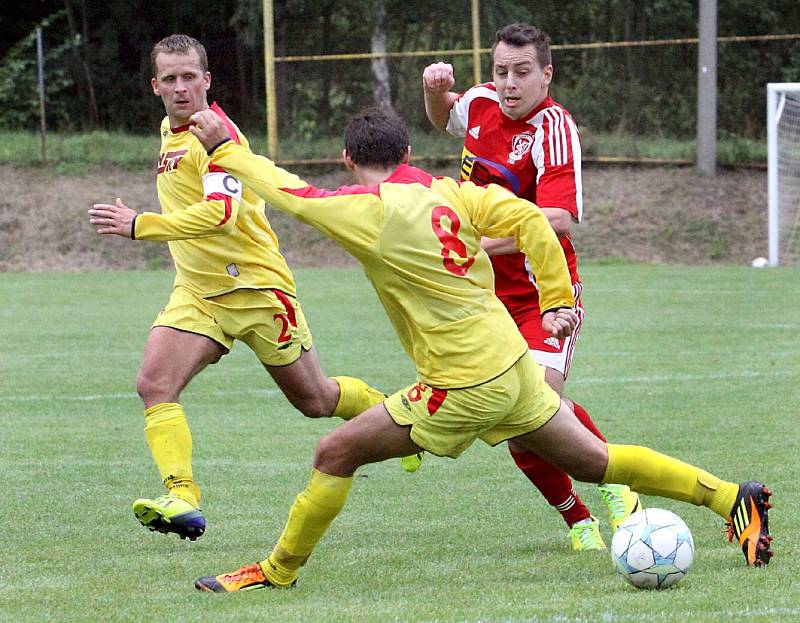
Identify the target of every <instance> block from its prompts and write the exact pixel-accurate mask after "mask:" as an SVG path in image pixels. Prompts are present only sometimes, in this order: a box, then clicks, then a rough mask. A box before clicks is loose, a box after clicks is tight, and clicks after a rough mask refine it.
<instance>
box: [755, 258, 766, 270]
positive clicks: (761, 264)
mask: <svg viewBox="0 0 800 623" xmlns="http://www.w3.org/2000/svg"><path fill="white" fill-rule="evenodd" d="M751 264H752V266H753V268H765V267H767V266H769V260H768V259H767V258H765V257H757V258H755V259H753V261H752V262H751Z"/></svg>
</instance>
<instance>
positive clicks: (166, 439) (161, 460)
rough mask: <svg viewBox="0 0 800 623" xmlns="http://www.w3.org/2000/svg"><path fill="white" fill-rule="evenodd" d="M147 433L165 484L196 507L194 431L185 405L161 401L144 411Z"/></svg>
mask: <svg viewBox="0 0 800 623" xmlns="http://www.w3.org/2000/svg"><path fill="white" fill-rule="evenodd" d="M144 419H145V427H144V435H145V437H146V438H147V445H148V446H150V453H151V454H152V455H153V459H154V460H155V462H156V467H158V472H159V473H160V474H161V480H162V482H163V483H164V486H165V487H166V488H167V489H169V491H170V492H172V493H174V494H175V495H177V496H178V497H180V498H182V499H184V500H186V501H187V502H189V504H191V505H192V506H194V507H197V506H198V504H199V503H200V488H199V487H198V486H197V485H196V484H195V482H194V478H192V433H191V432H190V431H189V425H188V424H187V423H186V415H185V414H184V412H183V407H182V406H181V405H179V404H178V403H177V402H162V403H160V404H157V405H153V406H152V407H150V408H149V409H147V410H145V412H144Z"/></svg>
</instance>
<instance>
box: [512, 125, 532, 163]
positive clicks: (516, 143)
mask: <svg viewBox="0 0 800 623" xmlns="http://www.w3.org/2000/svg"><path fill="white" fill-rule="evenodd" d="M531 147H533V132H523V133H522V134H517V135H515V136H514V138H512V139H511V153H509V154H508V162H509V163H511V164H514V163H515V162H517V161H519V160H521V159H522V158H523V157H524V156H525V154H527V153H528V152H529V151H530V150H531Z"/></svg>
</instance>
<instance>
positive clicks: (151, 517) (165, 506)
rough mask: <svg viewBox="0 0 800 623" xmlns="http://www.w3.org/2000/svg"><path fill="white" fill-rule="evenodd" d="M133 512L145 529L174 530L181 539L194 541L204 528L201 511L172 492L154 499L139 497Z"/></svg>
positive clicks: (157, 530)
mask: <svg viewBox="0 0 800 623" xmlns="http://www.w3.org/2000/svg"><path fill="white" fill-rule="evenodd" d="M133 514H134V515H136V519H138V520H139V522H140V523H141V524H142V525H143V526H144V527H145V528H147V529H149V530H152V531H153V532H163V533H164V534H169V533H170V532H174V533H175V534H177V535H178V536H179V537H181V538H182V539H189V540H190V541H194V540H196V539H197V537H199V536H202V534H203V532H205V530H206V518H205V517H204V516H203V511H201V510H200V509H199V508H195V507H194V506H192V505H191V504H189V502H187V501H186V500H184V499H181V498H179V497H178V496H177V495H175V494H174V493H168V494H166V495H162V496H161V497H158V498H156V499H154V500H149V499H145V498H142V499H139V500H136V501H135V502H134V503H133Z"/></svg>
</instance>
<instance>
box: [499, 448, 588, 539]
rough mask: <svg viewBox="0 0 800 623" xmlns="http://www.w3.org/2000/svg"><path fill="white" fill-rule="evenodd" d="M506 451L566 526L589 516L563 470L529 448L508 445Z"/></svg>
mask: <svg viewBox="0 0 800 623" xmlns="http://www.w3.org/2000/svg"><path fill="white" fill-rule="evenodd" d="M508 451H509V452H510V453H511V456H512V457H513V458H514V462H515V463H516V464H517V467H519V468H520V470H522V473H523V474H525V476H527V478H528V480H530V481H531V482H532V483H533V484H534V485H536V488H537V489H539V491H541V493H542V495H543V496H544V497H545V499H546V500H547V501H548V503H549V504H550V506H552V507H553V508H555V509H556V510H557V511H558V512H559V513H561V517H563V518H564V521H565V522H567V525H568V526H572V524H574V523H575V522H578V521H580V520H582V519H588V518H589V517H590V516H591V513H590V512H589V509H588V508H586V505H585V504H584V503H583V500H581V498H580V496H579V495H578V494H577V493H576V492H575V489H574V488H573V486H572V481H571V480H570V479H569V476H567V474H566V473H565V472H563V471H561V470H560V469H558V468H557V467H555V466H553V465H551V464H550V463H548V462H547V461H545V460H544V459H543V458H542V457H540V456H539V455H538V454H534V453H533V452H531V451H530V450H521V451H519V450H512V449H511V446H510V445H509V446H508Z"/></svg>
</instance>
